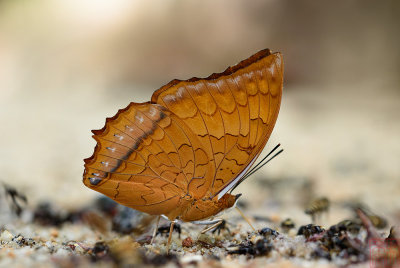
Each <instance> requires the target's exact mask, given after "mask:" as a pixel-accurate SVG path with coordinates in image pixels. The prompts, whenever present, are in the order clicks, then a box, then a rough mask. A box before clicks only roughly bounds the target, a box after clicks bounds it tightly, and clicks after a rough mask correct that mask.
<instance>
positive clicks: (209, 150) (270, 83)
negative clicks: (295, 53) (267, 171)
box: [83, 49, 283, 243]
mask: <svg viewBox="0 0 400 268" xmlns="http://www.w3.org/2000/svg"><path fill="white" fill-rule="evenodd" d="M282 84H283V61H282V55H281V54H280V53H279V52H277V53H272V52H271V51H270V50H269V49H265V50H261V51H259V52H258V53H256V54H254V55H253V56H251V57H249V58H248V59H246V60H243V61H241V62H240V63H238V64H237V65H235V66H232V67H228V68H227V69H226V70H225V71H224V72H222V73H214V74H212V75H210V76H209V77H207V78H191V79H188V80H184V81H183V80H176V79H175V80H172V81H171V82H169V83H168V84H166V85H165V86H163V87H161V88H160V89H158V90H157V91H155V92H154V93H153V95H152V97H151V101H149V102H145V103H135V102H132V103H130V104H129V105H128V106H127V107H126V108H124V109H121V110H119V111H118V113H117V114H116V115H115V116H113V117H111V118H107V119H106V124H105V126H104V127H103V128H102V129H100V130H93V131H92V132H93V134H94V135H93V138H94V139H95V140H96V141H97V144H96V147H95V149H94V153H93V155H92V156H91V157H89V158H87V159H85V160H84V162H85V170H84V174H83V183H84V184H85V185H86V186H87V187H89V188H90V189H93V190H95V191H98V192H100V193H102V194H104V195H106V196H108V197H110V198H112V199H113V200H115V201H116V202H118V203H120V204H122V205H125V206H127V207H130V208H133V209H136V210H139V211H142V212H146V213H149V214H152V215H163V216H164V217H166V218H168V219H169V220H171V221H172V222H175V221H176V220H180V221H184V222H199V221H201V220H204V219H209V218H211V217H213V216H215V215H217V214H218V213H220V212H222V211H224V210H225V209H228V208H231V207H233V206H234V204H235V202H236V200H237V198H238V196H239V195H232V194H231V193H228V192H229V191H230V192H232V190H233V189H234V188H235V187H236V186H237V185H238V184H239V183H241V182H242V181H243V180H244V179H245V178H247V175H248V174H249V169H250V167H252V166H253V164H254V162H255V161H256V159H257V158H258V156H259V155H260V153H261V151H262V150H263V148H264V146H265V144H266V143H267V141H268V139H269V137H270V135H271V132H272V130H273V128H274V125H275V122H276V120H277V117H278V113H279V108H280V104H281V97H282ZM253 171H254V169H253ZM158 219H159V218H158ZM157 224H158V222H157ZM172 228H173V224H171V231H172ZM170 238H171V237H170ZM170 238H169V241H168V243H170Z"/></svg>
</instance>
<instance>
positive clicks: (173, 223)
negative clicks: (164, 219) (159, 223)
mask: <svg viewBox="0 0 400 268" xmlns="http://www.w3.org/2000/svg"><path fill="white" fill-rule="evenodd" d="M174 225H175V221H171V226H170V227H169V236H168V242H167V254H169V246H170V245H171V238H172V231H173V230H174Z"/></svg>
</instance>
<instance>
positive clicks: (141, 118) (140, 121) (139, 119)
mask: <svg viewBox="0 0 400 268" xmlns="http://www.w3.org/2000/svg"><path fill="white" fill-rule="evenodd" d="M135 118H136V119H137V120H138V121H139V124H141V123H143V121H144V119H143V116H141V115H136V116H135Z"/></svg>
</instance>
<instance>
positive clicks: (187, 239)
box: [182, 236, 193, 248]
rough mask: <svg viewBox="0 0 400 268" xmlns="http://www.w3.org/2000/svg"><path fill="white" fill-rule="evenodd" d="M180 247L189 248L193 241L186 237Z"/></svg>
mask: <svg viewBox="0 0 400 268" xmlns="http://www.w3.org/2000/svg"><path fill="white" fill-rule="evenodd" d="M182 246H183V247H187V248H190V247H192V246H193V240H192V238H191V237H190V236H188V237H186V238H185V239H183V240H182Z"/></svg>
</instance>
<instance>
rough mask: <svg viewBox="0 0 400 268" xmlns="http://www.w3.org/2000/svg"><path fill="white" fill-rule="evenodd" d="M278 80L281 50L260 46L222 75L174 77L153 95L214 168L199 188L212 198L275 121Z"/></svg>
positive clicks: (248, 160)
mask: <svg viewBox="0 0 400 268" xmlns="http://www.w3.org/2000/svg"><path fill="white" fill-rule="evenodd" d="M282 84H283V63H282V59H281V54H279V53H274V54H271V52H270V51H269V50H262V51H260V52H258V53H257V54H255V55H253V56H252V57H250V58H249V59H247V60H244V61H242V62H240V63H239V64H238V65H236V66H234V67H229V68H228V69H227V70H226V71H225V72H223V73H220V74H213V75H211V76H210V77H208V78H205V79H199V78H192V79H189V80H186V81H180V80H173V81H171V82H170V83H169V84H167V85H166V86H164V87H162V88H160V89H159V90H158V91H156V92H155V93H154V94H153V96H152V103H158V104H160V105H162V106H164V107H166V108H167V109H168V110H170V111H171V112H172V113H174V114H175V115H176V116H177V117H178V118H179V119H181V120H182V121H183V122H184V123H185V124H186V125H187V126H189V127H190V129H191V130H192V132H193V133H194V134H195V135H196V136H197V138H198V140H199V141H200V142H201V144H202V146H203V148H204V150H205V152H206V153H207V156H208V159H209V164H210V165H211V166H213V167H214V170H215V173H214V174H212V176H210V177H207V178H206V179H207V181H209V180H210V181H211V182H210V183H204V184H203V185H201V186H200V187H199V188H198V189H201V190H202V192H204V191H208V192H209V193H210V196H211V197H213V196H215V195H217V194H218V193H220V192H221V191H223V190H224V189H225V188H226V187H227V186H228V185H229V186H230V187H231V185H230V183H231V182H232V181H233V180H234V179H235V178H236V177H238V176H239V175H240V174H243V173H244V172H245V171H246V168H249V167H250V166H251V165H252V164H253V163H254V160H255V159H256V158H257V157H258V155H259V154H260V153H261V151H262V149H263V148H264V146H265V144H266V142H267V141H268V138H269V136H270V135H271V132H272V129H273V127H274V125H275V122H276V119H277V116H278V112H279V107H280V103H281V96H282ZM208 185H210V188H209V189H204V188H206V187H209V186H208ZM225 190H226V189H225ZM228 190H229V189H228Z"/></svg>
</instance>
